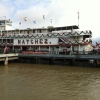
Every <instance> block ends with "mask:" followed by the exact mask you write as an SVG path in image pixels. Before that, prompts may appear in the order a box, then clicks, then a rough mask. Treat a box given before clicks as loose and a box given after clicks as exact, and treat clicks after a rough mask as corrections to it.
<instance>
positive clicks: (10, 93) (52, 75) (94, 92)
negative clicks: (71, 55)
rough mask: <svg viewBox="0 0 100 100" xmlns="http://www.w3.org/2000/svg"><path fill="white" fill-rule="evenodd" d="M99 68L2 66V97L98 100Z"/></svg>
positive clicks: (14, 99) (9, 99)
mask: <svg viewBox="0 0 100 100" xmlns="http://www.w3.org/2000/svg"><path fill="white" fill-rule="evenodd" d="M99 93H100V69H99V68H86V67H85V68H84V67H72V66H61V65H59V66H58V65H45V64H27V63H25V64H21V63H10V64H9V65H8V66H3V65H1V66H0V100H99V99H100V95H99Z"/></svg>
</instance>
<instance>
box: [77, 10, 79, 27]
mask: <svg viewBox="0 0 100 100" xmlns="http://www.w3.org/2000/svg"><path fill="white" fill-rule="evenodd" d="M77 14H78V27H79V10H78V12H77Z"/></svg>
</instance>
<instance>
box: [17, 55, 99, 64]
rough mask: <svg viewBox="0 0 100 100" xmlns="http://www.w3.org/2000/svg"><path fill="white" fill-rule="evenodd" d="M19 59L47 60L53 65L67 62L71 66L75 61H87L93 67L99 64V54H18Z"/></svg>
mask: <svg viewBox="0 0 100 100" xmlns="http://www.w3.org/2000/svg"><path fill="white" fill-rule="evenodd" d="M18 57H19V59H21V60H26V59H28V60H30V61H33V62H34V61H35V60H48V61H49V63H53V62H54V61H56V60H58V61H69V62H70V64H71V65H72V64H73V63H74V62H75V61H87V62H89V63H92V65H93V66H97V65H98V64H99V63H100V62H99V61H100V55H99V54H84V55H78V54H77V55H62V54H22V53H19V55H18Z"/></svg>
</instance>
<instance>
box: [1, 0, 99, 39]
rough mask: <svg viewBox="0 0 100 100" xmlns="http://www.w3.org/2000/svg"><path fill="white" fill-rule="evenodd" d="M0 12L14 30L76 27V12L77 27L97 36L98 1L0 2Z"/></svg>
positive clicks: (25, 0)
mask: <svg viewBox="0 0 100 100" xmlns="http://www.w3.org/2000/svg"><path fill="white" fill-rule="evenodd" d="M0 9H1V10H0V17H1V18H4V17H3V16H6V19H10V20H12V21H13V29H17V28H21V29H22V28H23V29H25V28H41V27H43V26H45V27H47V26H69V25H78V14H77V12H78V10H79V27H80V28H81V29H84V30H91V31H92V33H93V38H94V39H96V38H98V37H100V0H0ZM43 15H44V16H45V19H43ZM25 17H27V21H24V18H25ZM34 21H35V22H34ZM51 21H52V23H51ZM20 22H21V25H19V23H20Z"/></svg>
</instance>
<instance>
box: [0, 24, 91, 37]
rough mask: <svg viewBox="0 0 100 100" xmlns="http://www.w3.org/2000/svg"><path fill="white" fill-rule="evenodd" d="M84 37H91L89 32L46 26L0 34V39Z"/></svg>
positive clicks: (76, 27) (71, 27)
mask: <svg viewBox="0 0 100 100" xmlns="http://www.w3.org/2000/svg"><path fill="white" fill-rule="evenodd" d="M81 35H85V36H87V37H91V36H92V32H91V31H90V30H84V31H83V30H80V29H79V28H78V26H76V25H73V26H63V27H53V26H48V27H47V28H35V29H30V28H27V29H15V30H4V31H1V32H0V37H2V38H20V37H21V38H22V37H23V38H30V37H32V38H40V37H41V38H43V37H62V36H66V37H71V36H81Z"/></svg>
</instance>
